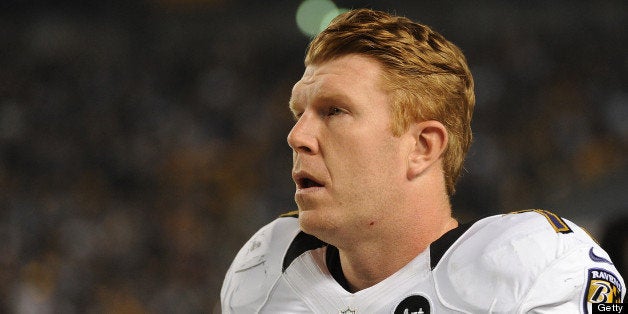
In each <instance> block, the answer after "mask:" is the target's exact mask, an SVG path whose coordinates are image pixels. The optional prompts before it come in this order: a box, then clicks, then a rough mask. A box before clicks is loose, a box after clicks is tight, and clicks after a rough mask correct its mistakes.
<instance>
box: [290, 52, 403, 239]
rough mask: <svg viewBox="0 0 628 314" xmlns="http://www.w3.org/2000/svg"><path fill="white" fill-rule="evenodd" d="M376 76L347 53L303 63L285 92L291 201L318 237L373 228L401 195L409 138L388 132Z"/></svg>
mask: <svg viewBox="0 0 628 314" xmlns="http://www.w3.org/2000/svg"><path fill="white" fill-rule="evenodd" d="M381 74H382V70H381V67H380V65H379V63H378V62H376V61H374V60H373V59H369V58H367V57H364V56H360V55H355V54H353V55H348V56H344V57H340V58H338V59H335V60H331V61H328V62H325V63H322V64H317V65H310V66H308V67H307V68H306V69H305V73H304V74H303V77H302V78H301V80H300V81H298V82H297V83H296V84H295V85H294V88H293V90H292V98H291V100H290V108H291V110H292V111H293V113H294V116H295V118H296V119H297V122H296V124H295V125H294V127H293V128H292V130H291V131H290V134H289V135H288V143H289V145H290V147H291V148H292V150H293V170H292V171H293V172H292V176H293V179H294V181H295V184H296V193H295V201H296V203H297V205H298V207H299V220H300V224H301V228H302V229H303V230H304V231H305V232H307V233H310V234H313V235H315V236H318V237H319V238H321V240H324V241H325V240H326V238H328V239H335V238H337V236H343V237H344V238H345V239H346V238H347V236H349V237H351V236H354V237H355V236H360V234H365V233H364V231H367V230H374V229H373V228H377V226H379V224H380V223H382V222H383V221H384V220H386V219H388V218H387V217H390V215H389V214H390V211H391V210H394V209H395V204H398V202H399V201H400V198H401V197H402V193H401V192H400V189H399V187H400V186H401V185H402V183H403V182H404V181H405V180H407V175H406V166H407V162H408V161H407V156H408V152H409V150H408V147H409V145H406V144H407V143H408V137H407V136H406V135H402V136H400V137H395V136H393V134H392V131H391V128H390V119H391V114H390V99H389V96H388V94H387V93H386V92H385V91H384V90H383V89H382V86H381V81H382V80H381ZM404 143H405V144H404ZM404 147H405V148H404ZM393 216H394V215H393Z"/></svg>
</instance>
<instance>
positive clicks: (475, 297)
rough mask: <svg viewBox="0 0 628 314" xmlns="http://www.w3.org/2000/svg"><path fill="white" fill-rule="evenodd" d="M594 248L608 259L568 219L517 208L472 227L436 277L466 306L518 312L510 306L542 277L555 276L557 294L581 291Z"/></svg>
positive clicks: (441, 264) (446, 255)
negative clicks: (566, 282) (591, 251)
mask: <svg viewBox="0 0 628 314" xmlns="http://www.w3.org/2000/svg"><path fill="white" fill-rule="evenodd" d="M594 248H596V251H595V252H597V254H598V255H600V256H602V258H604V259H609V258H608V255H607V254H606V253H605V252H604V251H603V250H601V248H599V246H598V245H597V244H596V242H595V241H594V240H593V239H592V238H591V237H590V236H589V235H588V233H587V232H586V231H584V229H582V228H580V227H578V226H577V225H576V224H574V223H572V222H571V221H569V220H566V219H564V218H561V217H559V216H558V215H555V214H553V213H552V212H549V211H545V210H525V211H518V212H513V213H510V214H504V215H496V216H491V217H487V218H484V219H481V220H478V221H477V222H475V223H473V224H472V225H470V226H469V227H468V229H467V230H466V231H465V232H464V233H463V234H462V235H460V236H459V237H458V238H457V239H456V240H455V242H453V243H452V244H451V246H450V247H449V249H448V250H447V252H446V253H444V255H443V257H442V258H441V260H440V261H439V263H438V264H437V265H436V267H435V269H434V275H435V280H436V284H437V285H438V286H439V291H440V292H441V293H442V294H443V296H444V298H446V299H448V300H457V301H456V302H457V303H460V304H461V305H460V306H462V307H464V308H467V309H475V310H478V311H480V310H483V309H486V308H490V307H491V306H492V307H493V308H494V309H496V310H498V311H505V312H510V311H516V310H517V309H516V308H511V307H512V306H517V304H519V305H521V304H523V302H524V301H525V300H526V299H527V298H528V297H529V295H530V293H532V292H533V290H534V289H538V288H539V282H540V281H539V278H540V277H542V276H552V274H553V275H554V276H555V278H556V284H555V286H554V289H555V291H553V293H555V294H556V295H558V294H559V293H562V292H563V291H564V293H565V294H569V293H575V292H578V293H580V292H579V291H576V290H574V287H578V286H581V285H582V284H583V283H582V281H583V280H584V278H585V276H586V270H587V268H588V267H590V266H591V264H592V261H591V259H590V258H589V250H593V249H594ZM563 277H564V278H563ZM561 280H563V281H564V280H571V281H570V285H571V286H565V287H563V286H561V282H560V281H561ZM514 287H516V289H514ZM579 289H580V288H579ZM560 290H562V291H560ZM559 291H560V292H559ZM565 298H567V296H565ZM496 300H499V301H496ZM491 302H497V303H495V304H491Z"/></svg>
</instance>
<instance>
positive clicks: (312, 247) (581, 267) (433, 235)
mask: <svg viewBox="0 0 628 314" xmlns="http://www.w3.org/2000/svg"><path fill="white" fill-rule="evenodd" d="M305 65H306V69H305V73H304V74H303V77H302V78H301V80H300V81H298V82H297V83H296V84H295V85H294V88H293V90H292V97H291V99H290V109H291V110H292V112H293V113H294V117H295V119H296V123H295V125H294V127H293V128H292V130H291V132H290V134H289V135H288V143H289V145H290V147H291V148H292V150H293V162H294V164H293V172H292V176H293V179H294V182H295V184H296V193H295V200H296V203H297V205H298V209H299V210H298V212H296V213H293V214H291V215H290V214H289V215H285V216H283V217H281V218H278V219H277V220H275V221H274V222H272V223H270V224H269V225H267V226H265V227H264V228H262V229H261V230H260V231H258V232H257V233H256V234H255V235H254V236H253V237H252V238H251V240H249V242H248V243H246V244H245V245H244V247H243V248H242V249H241V250H240V252H239V253H238V255H237V256H236V258H235V260H234V262H233V264H232V265H231V267H230V269H229V271H228V273H227V275H226V278H225V281H224V285H223V288H222V292H221V300H222V310H223V312H225V313H256V312H263V313H447V312H468V313H486V312H494V313H515V312H516V313H519V312H547V311H555V312H560V313H577V312H590V311H591V303H594V302H620V301H621V299H622V298H623V296H624V294H625V290H624V282H623V279H622V278H621V277H620V276H619V274H618V273H617V271H616V269H615V267H614V266H613V264H612V263H611V261H610V258H609V257H608V255H607V254H606V252H604V251H603V250H602V249H601V248H600V247H599V246H598V245H597V244H596V243H595V242H594V241H593V240H592V239H591V238H590V237H589V236H588V235H587V234H586V233H585V232H584V231H583V230H582V229H581V228H579V227H577V226H576V225H574V224H573V223H571V222H569V221H567V220H563V219H561V218H560V217H557V216H556V215H553V214H552V213H550V212H546V211H541V210H531V211H524V212H520V213H512V214H507V215H500V216H493V217H488V218H485V219H482V220H479V221H476V222H474V223H470V224H466V225H459V224H458V222H457V221H456V220H455V219H454V218H453V217H452V210H451V206H450V202H449V198H450V196H451V195H452V194H453V193H454V185H455V182H456V180H457V178H458V176H459V174H460V169H461V167H462V162H463V159H464V155H465V153H466V152H467V150H468V148H469V145H470V142H471V129H470V123H471V116H472V111H473V107H474V103H475V96H474V92H473V79H472V77H471V73H470V71H469V68H468V66H467V63H466V60H465V57H464V56H463V54H462V52H461V51H460V50H459V49H458V48H457V47H456V46H455V45H454V44H452V43H451V42H449V41H447V40H446V39H445V38H443V37H442V36H441V35H440V34H438V33H436V32H434V31H433V30H431V29H430V28H428V27H427V26H424V25H420V24H417V23H414V22H412V21H410V20H408V19H406V18H402V17H395V16H391V15H388V14H386V13H383V12H377V11H371V10H366V9H360V10H355V11H350V12H347V13H345V14H342V15H340V16H338V17H337V18H336V19H334V21H332V23H331V24H330V26H329V27H328V28H327V29H326V30H324V31H323V32H322V33H321V34H319V35H318V36H317V37H316V38H315V39H314V40H313V41H312V43H311V44H310V47H309V49H308V52H307V55H306V58H305Z"/></svg>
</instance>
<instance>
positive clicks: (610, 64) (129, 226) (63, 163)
mask: <svg viewBox="0 0 628 314" xmlns="http://www.w3.org/2000/svg"><path fill="white" fill-rule="evenodd" d="M345 2H347V3H346V4H344V5H345V6H346V7H351V6H356V7H357V6H360V1H353V2H351V1H345ZM337 3H338V4H339V5H343V3H342V1H337ZM297 5H298V3H297V2H295V1H287V0H285V1H276V2H273V4H266V3H257V2H255V1H198V0H197V1H194V0H187V1H183V0H179V1H175V0H169V1H166V0H163V1H147V2H130V1H112V2H107V3H106V4H103V3H100V2H90V1H87V2H78V1H77V2H74V1H62V2H61V5H59V4H52V3H49V2H42V3H37V2H36V1H34V2H33V1H30V2H29V1H7V2H5V3H3V4H2V5H0V6H2V8H1V10H0V47H1V49H0V312H14V313H85V312H93V313H100V312H103V313H145V312H151V313H174V312H177V313H206V312H211V311H213V310H214V308H215V306H216V302H217V300H218V294H219V289H220V285H221V283H222V278H223V275H224V272H225V271H226V268H227V267H228V266H229V263H230V261H231V260H232V258H233V257H234V256H235V253H236V252H237V250H238V249H239V248H240V246H241V245H242V244H243V243H244V241H246V239H248V237H250V236H251V235H252V233H253V232H254V231H255V230H256V229H257V228H259V227H260V226H262V225H264V224H266V223H267V222H269V221H270V220H271V219H273V218H274V217H276V216H277V215H279V214H281V213H282V212H286V211H290V210H293V209H294V204H293V201H292V194H293V191H294V186H293V184H292V182H291V179H290V167H291V152H290V150H289V147H288V146H287V144H286V141H285V137H286V135H287V133H288V131H289V129H290V127H291V124H292V120H291V118H290V114H289V112H288V110H287V101H288V98H289V95H290V89H291V85H292V84H293V82H295V81H296V80H297V79H298V78H299V77H300V75H301V73H302V70H303V63H302V62H303V61H302V59H303V55H304V52H305V48H306V46H307V42H308V38H307V37H305V36H304V35H301V34H300V33H299V31H298V29H297V28H296V25H295V22H294V12H295V11H296V6H297ZM449 6H450V7H449ZM374 8H377V9H383V10H386V11H392V12H397V13H398V14H401V15H406V16H408V17H411V18H413V19H415V20H418V21H421V22H423V23H426V24H429V25H431V26H433V27H434V28H435V29H436V30H438V31H440V32H441V33H443V34H444V35H445V36H446V37H447V38H449V39H450V40H452V41H454V42H455V43H457V44H458V45H459V46H460V47H462V49H463V51H464V52H465V54H466V55H467V58H468V60H469V63H470V65H471V69H472V72H473V73H474V76H475V79H476V92H477V107H476V112H475V116H474V122H473V127H474V134H475V142H474V144H473V146H472V149H471V152H470V155H469V158H468V160H467V164H466V172H465V173H464V174H463V178H462V181H461V182H460V184H459V186H458V193H457V194H456V196H455V197H454V199H453V204H454V211H455V212H456V215H457V216H458V217H460V218H461V219H462V220H465V219H471V218H477V217H480V216H485V215H489V214H495V213H501V212H505V211H510V210H515V209H523V208H529V207H541V206H557V208H546V209H550V210H555V211H557V212H558V213H560V214H562V215H564V216H566V217H575V218H574V219H573V220H574V221H576V222H578V223H580V224H583V225H585V226H587V221H588V219H589V218H590V217H591V215H592V214H594V215H596V217H598V218H599V219H600V221H602V222H604V221H611V220H616V221H617V219H615V218H617V217H620V216H628V202H627V201H626V197H627V196H626V193H625V192H626V191H627V190H628V160H627V159H626V156H627V152H628V123H627V121H628V54H627V53H626V52H627V51H628V5H627V4H626V2H622V1H607V2H603V3H597V2H595V3H593V2H592V3H589V2H575V3H574V2H562V1H557V2H552V4H551V5H550V4H545V3H544V2H531V3H527V4H519V5H516V6H515V5H514V4H506V3H503V2H483V4H482V5H476V4H468V3H467V2H465V1H446V5H443V7H439V6H435V5H431V6H430V5H423V6H420V5H418V4H410V1H408V3H405V2H404V1H401V3H397V4H394V5H393V4H389V3H388V2H387V1H382V2H381V3H380V4H379V7H377V6H376V7H374ZM574 200H575V201H574ZM583 204H585V205H588V204H595V205H594V206H595V208H579V206H584V205H583ZM561 205H564V206H571V207H572V208H560V206H561ZM578 217H580V219H581V220H580V221H579V220H578ZM620 221H623V223H621V224H619V227H617V223H616V224H615V226H613V227H612V228H615V229H617V228H620V229H621V228H623V227H625V221H626V220H620ZM591 227H592V228H593V229H594V231H596V232H594V234H598V235H600V236H602V235H603V232H604V231H605V230H604V226H602V227H599V226H598V227H596V226H591ZM596 228H597V229H596ZM617 237H618V236H612V237H611V238H617ZM623 237H625V234H624V235H623ZM627 243H628V241H624V242H623V244H622V245H623V246H622V245H619V246H616V247H617V249H613V250H614V251H613V252H611V253H612V254H618V251H621V250H622V249H621V248H622V247H623V248H624V250H625V247H626V245H628V244H627ZM623 275H624V276H625V275H627V274H626V273H623Z"/></svg>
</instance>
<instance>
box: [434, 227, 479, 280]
mask: <svg viewBox="0 0 628 314" xmlns="http://www.w3.org/2000/svg"><path fill="white" fill-rule="evenodd" d="M476 221H477V220H474V221H471V222H468V223H465V224H461V225H458V227H456V228H454V229H451V230H449V231H447V233H445V234H443V235H442V236H441V237H440V238H438V239H437V240H436V241H434V242H432V244H430V268H431V269H434V267H436V265H438V262H440V259H441V258H443V255H445V252H447V250H448V249H449V247H450V246H451V245H452V244H454V242H456V240H458V238H460V236H461V235H462V234H463V233H465V232H467V230H469V228H470V227H471V226H472V225H473V224H474V223H475V222H476Z"/></svg>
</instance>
